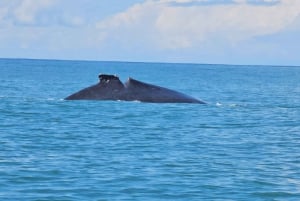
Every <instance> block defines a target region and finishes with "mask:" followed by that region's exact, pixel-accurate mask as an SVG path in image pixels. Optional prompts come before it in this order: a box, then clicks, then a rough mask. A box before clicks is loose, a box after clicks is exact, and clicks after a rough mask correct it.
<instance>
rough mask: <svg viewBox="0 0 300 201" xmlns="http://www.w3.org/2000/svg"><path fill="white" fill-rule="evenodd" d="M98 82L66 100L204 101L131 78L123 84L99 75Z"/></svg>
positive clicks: (115, 78) (114, 78) (107, 76)
mask: <svg viewBox="0 0 300 201" xmlns="http://www.w3.org/2000/svg"><path fill="white" fill-rule="evenodd" d="M99 80H100V81H99V83H98V84H95V85H93V86H90V87H87V88H85V89H82V90H80V91H78V92H76V93H74V94H72V95H70V96H68V97H67V98H65V99H66V100H124V101H135V100H138V101H141V102H151V103H204V102H202V101H200V100H197V99H195V98H193V97H191V96H188V95H186V94H183V93H180V92H177V91H174V90H171V89H167V88H164V87H160V86H156V85H152V84H148V83H144V82H141V81H138V80H135V79H132V78H129V79H128V81H127V82H126V83H125V85H123V83H122V82H121V81H120V80H119V78H118V77H117V76H115V75H106V74H100V75H99Z"/></svg>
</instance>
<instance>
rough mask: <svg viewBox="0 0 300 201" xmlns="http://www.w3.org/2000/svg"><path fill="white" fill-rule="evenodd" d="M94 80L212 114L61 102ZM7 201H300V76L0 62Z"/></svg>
mask: <svg viewBox="0 0 300 201" xmlns="http://www.w3.org/2000/svg"><path fill="white" fill-rule="evenodd" d="M99 73H109V74H118V75H119V77H120V79H121V80H122V81H126V79H127V78H128V77H129V76H130V77H133V78H135V79H138V80H141V81H144V82H147V83H151V84H155V85H159V86H164V87H167V88H171V89H174V90H177V91H180V92H183V93H186V94H188V95H191V96H193V97H196V98H199V99H201V100H203V101H205V102H207V103H208V104H206V105H199V104H174V103H173V104H153V103H139V102H125V101H65V100H63V99H64V98H65V97H67V96H68V95H70V94H72V93H74V92H76V91H78V90H80V89H82V88H85V87H87V86H90V85H92V84H95V83H97V82H98V77H97V76H98V74H99ZM0 200H14V201H15V200H25V201H26V200H30V201H31V200H52V201H55V200H220V201H221V200H222V201H223V200H268V201H269V200H276V201H277V200H282V201H286V200H295V201H296V200H300V68H299V67H279V66H276V67H275V66H233V65H204V64H202V65H200V64H170V63H130V62H96V61H95V62H92V61H56V60H26V59H0Z"/></svg>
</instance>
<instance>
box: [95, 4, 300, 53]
mask: <svg viewBox="0 0 300 201" xmlns="http://www.w3.org/2000/svg"><path fill="white" fill-rule="evenodd" d="M172 2H173V3H188V2H195V1H192V0H173V1H172V0H160V1H151V0H148V1H146V2H144V3H142V4H136V5H134V6H132V7H131V8H129V9H128V10H127V11H125V12H122V13H119V14H117V15H115V16H113V17H111V18H109V19H106V20H105V21H101V22H99V23H98V24H97V27H98V29H100V30H101V32H102V33H103V32H105V33H106V35H107V36H108V38H111V37H113V38H114V39H117V40H119V41H121V42H124V41H132V42H133V43H135V41H137V42H140V41H144V43H148V45H156V47H157V48H161V49H180V48H192V47H198V46H201V45H203V44H207V43H214V41H212V40H218V41H223V42H225V43H227V44H232V45H234V44H235V43H238V42H239V41H243V40H248V39H251V38H253V37H256V36H263V35H268V34H274V33H277V32H279V31H282V30H284V29H285V28H286V27H287V26H289V25H290V24H292V23H293V21H294V20H295V19H296V18H297V16H299V14H300V9H299V8H300V1H299V0H281V1H278V0H277V1H274V0H262V1H261V2H262V3H274V2H275V3H274V4H270V5H266V4H263V5H260V4H256V5H253V4H250V3H247V1H246V0H235V1H234V2H235V3H232V4H224V3H223V4H221V3H220V4H216V3H214V4H211V5H209V4H203V5H201V4H199V5H197V4H196V5H194V4H192V5H190V6H180V4H177V5H176V6H173V5H172ZM198 2H203V0H202V1H201V0H200V1H198ZM132 37H134V38H132ZM215 45H218V44H215Z"/></svg>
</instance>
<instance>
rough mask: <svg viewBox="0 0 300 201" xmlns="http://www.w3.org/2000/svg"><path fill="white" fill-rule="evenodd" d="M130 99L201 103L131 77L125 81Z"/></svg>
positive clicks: (154, 101)
mask: <svg viewBox="0 0 300 201" xmlns="http://www.w3.org/2000/svg"><path fill="white" fill-rule="evenodd" d="M125 87H126V89H127V92H128V93H127V94H128V96H130V99H136V100H139V101H141V102H153V103H199V100H197V99H195V98H193V97H191V96H188V95H185V94H183V93H180V92H177V91H174V90H171V89H167V88H164V87H160V86H156V85H152V84H148V83H144V82H141V81H138V80H135V79H132V78H129V79H128V81H127V82H126V83H125Z"/></svg>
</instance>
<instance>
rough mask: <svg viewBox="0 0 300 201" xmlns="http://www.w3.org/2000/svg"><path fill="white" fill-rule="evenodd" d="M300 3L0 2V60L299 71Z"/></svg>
mask: <svg viewBox="0 0 300 201" xmlns="http://www.w3.org/2000/svg"><path fill="white" fill-rule="evenodd" d="M299 52H300V0H118V1H116V0H115V1H113V0H97V1H96V0H76V1H74V0H0V58H34V59H66V60H98V61H133V62H172V63H208V64H241V65H296V66H300V53H299Z"/></svg>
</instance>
